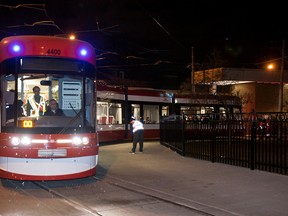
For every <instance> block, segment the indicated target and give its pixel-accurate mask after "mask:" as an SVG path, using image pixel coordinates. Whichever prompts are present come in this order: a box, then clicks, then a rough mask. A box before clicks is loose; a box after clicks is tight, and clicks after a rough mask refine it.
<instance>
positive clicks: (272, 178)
mask: <svg viewBox="0 0 288 216" xmlns="http://www.w3.org/2000/svg"><path fill="white" fill-rule="evenodd" d="M131 147H132V143H121V144H113V145H104V146H100V152H99V166H100V167H101V168H104V169H99V170H98V172H97V173H98V174H100V173H101V172H103V171H104V170H105V175H106V176H107V177H109V178H111V179H112V180H113V181H115V182H117V183H118V184H126V185H130V186H134V187H135V188H137V190H143V192H145V191H146V192H147V191H148V192H149V193H155V194H156V195H157V196H158V197H160V196H162V197H163V198H164V197H165V199H171V200H173V202H174V201H175V202H178V203H181V204H184V205H187V206H190V207H192V208H196V209H199V210H201V211H204V212H207V213H209V214H213V215H249V216H250V215H253V216H254V215H257V216H258V215H259V216H260V215H261V216H265V215H267V216H268V215H269V216H274V215H275V216H282V215H283V216H284V215H287V214H288V213H287V212H288V203H287V202H288V176H285V175H279V174H274V173H269V172H262V171H258V170H250V169H248V168H242V167H236V166H231V165H226V164H220V163H212V162H210V161H204V160H198V159H193V158H188V157H183V156H181V155H179V154H177V153H175V152H173V151H172V150H170V149H169V148H167V147H164V146H162V145H160V143H159V142H158V141H149V142H145V143H144V153H143V154H140V153H138V152H136V154H129V153H128V152H129V151H130V150H131Z"/></svg>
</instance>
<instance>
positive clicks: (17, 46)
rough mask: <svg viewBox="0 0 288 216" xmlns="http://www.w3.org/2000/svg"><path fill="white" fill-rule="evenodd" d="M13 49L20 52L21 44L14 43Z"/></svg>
mask: <svg viewBox="0 0 288 216" xmlns="http://www.w3.org/2000/svg"><path fill="white" fill-rule="evenodd" d="M12 50H13V52H16V53H19V52H20V51H21V46H20V45H19V44H14V45H13V46H12Z"/></svg>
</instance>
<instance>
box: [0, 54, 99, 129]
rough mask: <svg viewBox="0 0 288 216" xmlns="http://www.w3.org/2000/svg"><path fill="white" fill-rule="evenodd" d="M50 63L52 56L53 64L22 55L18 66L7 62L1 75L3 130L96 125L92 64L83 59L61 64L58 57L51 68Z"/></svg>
mask: <svg viewBox="0 0 288 216" xmlns="http://www.w3.org/2000/svg"><path fill="white" fill-rule="evenodd" d="M44 62H45V61H44ZM14 63H15V62H14ZM24 63H25V64H24ZM41 63H42V64H41ZM50 64H53V60H51V59H49V64H47V62H45V64H43V60H42V61H39V60H38V61H27V59H26V60H25V59H19V60H18V62H16V65H17V67H16V68H15V67H11V63H9V62H8V63H7V64H4V67H5V66H7V68H6V70H4V71H5V74H2V75H1V83H2V86H1V98H2V104H5V106H4V107H5V109H2V110H1V112H2V113H1V118H2V119H1V124H2V131H11V130H12V128H13V129H15V128H17V130H19V132H20V131H21V130H26V131H27V132H29V133H33V131H35V133H36V131H37V133H39V132H41V133H51V132H52V131H53V132H54V133H55V132H56V133H71V132H77V131H78V130H81V131H82V132H83V130H84V131H85V130H86V131H90V130H93V128H95V113H96V110H95V104H96V102H95V92H94V91H93V89H94V77H93V75H94V71H93V69H92V67H88V66H87V65H85V64H84V63H81V62H79V61H67V62H64V61H62V62H60V64H59V60H57V61H56V60H55V61H54V67H53V70H50V68H51V65H50ZM57 64H58V66H57ZM45 65H47V66H45ZM55 65H56V66H55ZM55 68H56V69H57V70H56V69H55ZM2 69H3V68H2Z"/></svg>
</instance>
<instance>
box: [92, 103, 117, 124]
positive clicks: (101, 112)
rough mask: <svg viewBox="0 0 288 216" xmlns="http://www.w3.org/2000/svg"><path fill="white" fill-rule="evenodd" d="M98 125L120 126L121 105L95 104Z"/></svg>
mask: <svg viewBox="0 0 288 216" xmlns="http://www.w3.org/2000/svg"><path fill="white" fill-rule="evenodd" d="M97 123H98V124H122V105H121V103H109V102H100V101H98V102H97Z"/></svg>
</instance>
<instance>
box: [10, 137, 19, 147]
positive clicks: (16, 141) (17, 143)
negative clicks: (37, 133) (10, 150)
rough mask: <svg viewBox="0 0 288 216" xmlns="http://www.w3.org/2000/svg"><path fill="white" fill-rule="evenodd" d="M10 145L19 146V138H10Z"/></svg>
mask: <svg viewBox="0 0 288 216" xmlns="http://www.w3.org/2000/svg"><path fill="white" fill-rule="evenodd" d="M11 143H12V145H19V144H20V138H19V137H12V139H11Z"/></svg>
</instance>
